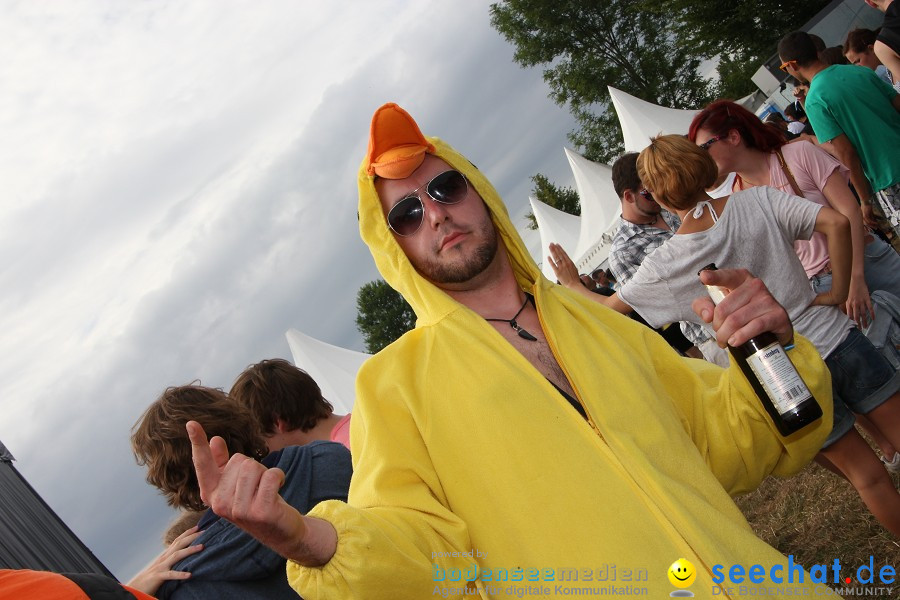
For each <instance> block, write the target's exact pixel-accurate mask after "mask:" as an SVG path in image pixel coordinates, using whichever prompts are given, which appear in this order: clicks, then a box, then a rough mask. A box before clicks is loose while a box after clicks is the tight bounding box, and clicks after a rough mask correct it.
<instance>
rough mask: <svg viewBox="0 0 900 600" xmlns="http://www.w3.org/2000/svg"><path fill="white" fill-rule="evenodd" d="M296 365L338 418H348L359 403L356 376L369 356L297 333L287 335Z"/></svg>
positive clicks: (293, 330)
mask: <svg viewBox="0 0 900 600" xmlns="http://www.w3.org/2000/svg"><path fill="white" fill-rule="evenodd" d="M285 337H287V341H288V345H289V346H290V347H291V354H292V355H293V357H294V364H295V365H297V366H298V367H300V368H301V369H303V370H304V371H306V372H307V373H309V374H310V376H311V377H312V378H313V379H315V380H316V383H318V384H319V387H320V388H321V390H322V395H323V396H324V397H325V399H326V400H328V401H329V402H331V405H332V406H334V411H335V413H336V414H347V413H349V412H351V411H352V410H353V403H354V402H355V401H356V373H357V371H359V368H360V367H361V366H362V364H363V363H364V362H366V359H368V358H369V356H370V355H369V354H365V353H363V352H355V351H353V350H347V349H346V348H341V347H339V346H332V345H331V344H326V343H325V342H323V341H321V340H317V339H316V338H314V337H310V336H308V335H306V334H305V333H301V332H299V331H297V330H296V329H290V330H288V332H287V333H286V334H285Z"/></svg>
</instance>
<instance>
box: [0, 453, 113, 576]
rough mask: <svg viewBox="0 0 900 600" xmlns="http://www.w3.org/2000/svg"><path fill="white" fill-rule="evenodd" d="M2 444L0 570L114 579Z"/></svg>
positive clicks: (0, 467) (0, 458) (0, 468)
mask: <svg viewBox="0 0 900 600" xmlns="http://www.w3.org/2000/svg"><path fill="white" fill-rule="evenodd" d="M13 460H15V459H14V458H13V456H12V454H10V452H9V450H7V449H6V446H4V445H3V442H0V568H4V569H34V570H36V571H53V572H56V573H98V574H101V575H107V576H109V577H114V576H113V574H112V573H110V572H109V570H108V569H107V568H106V567H105V566H104V565H103V563H101V562H100V561H99V560H98V559H97V557H96V556H94V554H93V553H92V552H91V551H90V550H89V549H88V547H87V546H85V545H84V544H83V543H82V542H81V540H79V539H78V537H77V536H76V535H75V534H74V533H73V532H72V530H71V529H69V527H68V526H67V525H66V524H65V523H64V522H63V521H62V519H60V518H59V517H58V516H57V515H56V513H55V512H53V510H52V509H51V508H50V507H49V506H48V505H47V503H46V502H44V500H43V499H42V498H41V497H40V496H39V495H38V493H37V492H36V491H35V490H34V488H32V487H31V485H29V483H28V482H27V481H26V480H25V478H24V477H22V475H21V474H20V473H19V472H18V470H17V469H16V468H15V467H14V466H13V464H12V463H13Z"/></svg>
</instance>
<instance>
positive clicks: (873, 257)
mask: <svg viewBox="0 0 900 600" xmlns="http://www.w3.org/2000/svg"><path fill="white" fill-rule="evenodd" d="M688 138H689V139H690V140H691V141H692V142H694V143H696V144H697V145H698V146H700V147H701V148H704V149H706V150H707V151H708V152H709V154H710V157H712V159H713V160H714V161H715V162H716V165H717V166H718V167H719V173H720V174H724V173H731V172H733V173H735V174H736V176H735V179H734V184H733V187H732V191H735V192H736V191H739V190H745V189H749V188H752V187H756V186H758V185H768V186H770V187H773V188H776V189H779V190H781V191H783V192H786V193H788V194H793V195H794V196H800V197H802V198H806V199H807V200H810V201H812V202H815V203H817V204H821V205H823V206H827V207H830V208H833V209H835V210H836V211H838V212H839V213H841V214H842V215H844V216H845V217H847V219H848V220H849V221H850V229H851V243H852V246H853V248H852V271H851V275H850V293H849V296H848V297H847V302H846V303H845V304H844V310H845V312H846V313H847V315H848V316H850V318H852V319H853V320H854V321H856V322H857V323H859V324H860V326H863V327H865V326H866V324H867V322H868V320H869V319H870V315H871V314H872V301H871V299H870V297H869V291H870V290H871V291H875V290H885V291H887V292H890V293H891V294H894V295H895V296H900V256H898V255H897V253H896V252H894V251H893V249H892V248H891V247H890V246H889V245H888V244H886V243H884V242H883V241H881V240H880V239H878V238H877V237H876V236H874V235H872V234H871V233H869V232H867V231H866V228H865V225H864V224H863V215H862V213H861V212H860V207H859V205H858V204H857V202H856V198H855V197H854V196H853V193H852V192H851V191H850V188H849V187H848V186H847V183H848V181H849V170H848V169H847V168H846V167H845V166H844V165H842V164H841V163H840V162H838V161H837V159H835V158H834V157H832V156H831V155H830V154H828V153H827V152H825V151H824V150H822V149H821V148H819V147H818V146H815V145H813V144H810V143H809V142H803V141H801V142H795V143H792V144H787V143H786V142H785V140H784V138H783V137H781V136H780V135H779V134H778V132H776V131H774V130H773V129H772V128H770V127H767V126H766V125H765V124H763V123H762V122H761V121H760V120H759V119H758V118H757V117H756V115H754V114H753V113H751V112H750V111H749V110H747V109H746V108H744V107H743V106H741V105H739V104H736V103H734V102H731V101H729V100H718V101H716V102H713V103H712V104H710V105H709V106H707V107H706V108H704V109H703V110H702V111H700V112H699V113H698V114H697V116H695V117H694V120H693V121H692V122H691V127H690V129H689V131H688ZM866 209H869V210H871V207H863V208H862V210H863V211H865V210H866ZM794 249H795V250H796V251H797V255H798V256H799V257H800V262H801V263H802V264H803V268H804V269H805V270H806V274H807V276H808V277H809V279H810V284H811V285H812V287H813V289H814V290H815V291H816V292H823V291H827V290H829V289H830V288H831V261H830V259H829V256H828V248H827V246H826V244H825V241H824V239H823V238H822V236H821V235H819V234H816V235H814V236H813V237H812V239H810V240H809V241H798V242H796V243H795V245H794Z"/></svg>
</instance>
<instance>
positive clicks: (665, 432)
mask: <svg viewBox="0 0 900 600" xmlns="http://www.w3.org/2000/svg"><path fill="white" fill-rule="evenodd" d="M359 221H360V231H361V234H362V237H363V240H364V241H365V242H366V243H367V244H368V246H369V248H370V250H371V252H372V255H373V257H374V258H375V262H376V264H377V266H378V269H379V270H380V271H381V273H382V275H383V276H384V278H385V279H386V280H387V281H388V283H390V284H391V285H392V286H393V287H394V288H395V289H397V290H398V291H399V292H400V293H401V294H403V296H404V297H405V298H406V299H407V300H408V301H409V303H410V304H411V305H412V307H413V308H414V309H415V311H416V315H417V316H418V321H417V323H416V328H415V329H414V330H413V331H410V332H408V333H407V334H405V335H404V336H403V337H401V338H400V339H399V340H397V341H396V342H395V343H393V344H391V345H390V346H388V347H387V348H385V349H384V350H383V351H381V352H379V353H378V354H377V355H375V356H374V357H372V358H371V359H370V360H369V361H368V362H366V363H365V364H364V365H363V367H362V369H361V370H360V372H359V376H358V379H357V384H356V389H357V402H356V406H355V412H354V414H353V421H352V424H351V441H352V445H353V466H354V475H353V479H352V483H351V487H350V495H349V500H348V502H347V503H342V502H334V501H328V502H322V503H320V504H319V505H318V506H317V507H316V508H314V509H313V510H312V511H310V513H309V514H308V515H306V516H301V515H300V514H299V513H298V512H297V511H296V510H294V509H292V508H291V507H289V506H287V505H286V504H285V503H284V502H283V501H281V499H280V497H279V496H278V495H277V489H278V487H279V485H280V484H281V481H282V478H283V474H281V473H280V471H277V470H268V471H266V470H265V469H264V468H260V467H258V463H255V464H254V461H249V460H244V458H243V457H241V456H240V455H234V456H233V457H231V459H230V461H229V460H228V453H227V449H226V448H225V447H224V443H223V442H222V441H221V440H218V439H216V438H213V440H211V441H210V442H209V443H207V440H206V436H205V434H204V433H203V430H202V429H201V428H200V427H199V425H197V424H195V423H193V424H189V425H188V431H189V433H190V436H191V440H192V443H193V445H194V452H195V463H196V466H197V472H198V479H199V481H200V485H201V488H202V490H203V498H204V500H205V501H206V502H207V504H209V505H210V506H211V507H212V509H213V510H214V511H215V512H217V513H218V514H220V515H222V516H223V517H225V518H227V519H230V520H232V521H234V522H235V523H237V524H238V525H239V526H241V527H243V528H245V529H246V530H247V531H249V532H250V533H251V534H253V535H255V536H257V537H258V538H259V539H260V540H262V541H263V542H264V543H266V544H268V545H270V546H271V547H272V548H274V549H275V550H276V551H278V552H280V553H282V554H283V555H284V556H286V557H288V558H289V559H291V560H290V561H289V562H288V569H287V576H288V579H289V580H290V583H291V585H292V586H293V587H294V588H295V589H296V590H297V592H298V593H299V594H300V595H302V596H303V597H304V598H307V599H308V600H313V599H325V598H328V599H332V598H334V599H346V598H359V599H365V600H376V599H391V600H394V599H398V598H414V599H419V598H430V597H433V596H435V595H443V596H451V595H463V594H465V595H473V596H476V597H482V598H501V597H507V596H508V593H509V592H510V591H511V592H512V593H513V594H516V593H519V592H517V590H520V589H521V588H528V590H530V591H529V593H530V594H532V595H539V596H553V595H554V594H558V593H565V591H562V592H560V591H559V589H557V586H559V585H562V586H565V587H590V586H600V585H601V584H602V585H604V586H607V585H614V586H616V587H625V586H628V585H632V586H640V587H644V588H647V589H648V590H649V595H651V596H653V597H659V596H660V595H662V594H663V593H665V594H668V593H669V591H671V584H670V583H669V581H668V578H667V574H666V573H667V569H668V567H669V565H671V564H672V561H673V560H675V559H678V558H679V557H684V558H686V559H687V560H689V561H690V562H691V563H692V564H693V565H695V566H696V569H697V571H698V572H697V579H696V582H695V583H694V584H693V586H692V588H693V591H694V593H695V595H696V596H698V597H702V598H706V597H712V596H713V588H715V587H716V584H715V580H714V577H715V573H714V566H715V565H724V568H725V572H726V573H727V569H728V568H729V567H730V566H731V565H733V564H740V565H744V566H745V567H749V566H750V565H753V564H761V565H763V566H764V567H765V569H766V573H769V569H770V567H771V566H772V565H783V564H786V563H787V559H786V558H785V557H784V556H782V555H781V554H779V553H778V552H777V551H776V550H774V549H773V548H771V547H770V546H768V545H766V544H765V543H764V542H762V541H761V540H759V539H758V538H757V537H756V536H755V535H754V534H753V532H752V531H751V529H750V527H749V526H748V524H747V522H746V521H745V519H744V517H743V516H742V514H741V513H740V511H739V510H738V508H737V507H736V506H735V504H734V503H733V501H732V499H731V495H734V494H739V493H742V492H746V491H748V490H751V489H753V488H755V487H756V486H757V485H758V484H759V483H760V481H761V480H762V479H763V478H764V477H766V476H767V475H768V474H770V473H774V474H776V475H782V476H785V475H789V474H792V473H794V472H796V471H797V470H799V469H800V468H801V467H802V466H803V465H805V464H806V463H807V462H808V461H809V460H810V459H811V458H812V456H813V455H814V454H815V453H816V451H818V449H819V447H820V446H821V444H822V441H823V440H824V439H825V436H826V435H827V434H828V432H829V431H830V429H831V388H830V378H829V376H828V371H827V370H826V368H825V366H824V364H823V363H822V361H821V359H820V358H819V356H818V354H817V353H816V351H815V349H814V348H813V347H812V346H811V345H810V344H809V343H808V342H806V340H803V339H802V338H799V337H798V338H797V339H796V348H795V349H794V350H792V351H791V352H790V356H791V358H792V359H793V361H794V363H795V365H796V366H797V368H798V370H799V371H800V373H801V374H802V375H803V377H804V379H805V380H806V383H807V384H808V385H809V387H810V389H811V390H812V391H813V393H814V395H815V396H816V398H818V399H819V401H820V402H821V404H822V409H823V412H824V413H825V416H824V417H823V418H822V419H821V420H820V421H818V422H816V423H815V424H813V425H811V426H808V427H806V428H805V429H803V430H801V431H800V432H798V433H795V434H794V435H792V436H790V437H788V438H782V437H780V436H779V435H778V433H777V431H776V430H775V428H774V426H773V425H772V423H771V422H770V420H769V418H768V416H767V415H766V413H765V411H764V410H763V408H762V406H761V405H760V403H759V401H758V400H757V399H756V397H755V395H754V393H753V391H752V389H751V388H750V386H749V385H748V384H747V382H746V380H745V379H744V377H743V375H742V374H741V372H740V370H739V369H738V368H737V367H732V368H731V369H729V370H725V369H721V368H720V367H717V366H715V365H712V364H710V363H706V362H703V361H699V360H692V359H685V358H682V357H680V356H678V355H676V354H675V353H674V352H673V351H672V350H671V349H670V348H669V347H668V345H667V344H666V343H665V341H663V340H662V338H660V337H659V336H658V335H657V334H656V333H654V332H652V331H650V330H649V329H647V328H646V327H643V326H641V325H639V324H637V323H635V322H633V321H631V320H630V319H628V318H626V317H623V316H621V315H619V314H618V313H615V312H614V311H611V310H608V309H606V308H605V307H603V306H601V305H600V304H598V303H596V302H593V301H591V300H589V299H587V298H583V297H581V296H579V295H577V294H574V293H572V292H570V291H569V290H567V289H565V288H563V287H560V286H558V285H555V284H554V283H551V282H550V281H548V280H547V279H545V278H544V277H542V276H541V272H540V270H539V269H538V267H537V266H536V265H535V263H534V261H533V260H532V259H531V257H530V256H529V254H528V252H527V250H526V249H525V246H524V244H523V243H522V240H521V239H520V238H519V236H518V234H517V233H516V231H515V228H514V227H513V225H512V223H511V222H510V220H509V216H508V214H507V211H506V208H505V207H504V205H503V203H502V201H501V200H500V198H499V196H498V194H497V192H496V191H495V190H494V188H493V187H492V186H491V184H490V183H489V182H488V180H487V179H486V178H485V176H484V175H483V174H482V173H480V172H479V171H478V169H476V168H475V167H474V166H473V165H472V164H471V163H470V162H469V161H468V160H466V159H465V158H464V157H463V156H462V155H460V154H458V153H457V152H456V151H454V150H453V149H452V148H451V147H450V146H448V145H447V144H445V143H444V142H442V141H441V140H439V139H437V138H426V137H424V136H423V135H422V134H421V132H420V131H419V128H418V126H417V125H416V123H415V122H414V121H413V119H412V118H411V117H410V116H409V115H408V114H407V113H406V112H405V111H403V109H401V108H400V107H398V106H397V105H395V104H386V105H384V106H382V107H381V108H379V109H378V111H377V112H376V113H375V116H374V117H373V120H372V128H371V136H370V141H369V150H368V153H367V155H366V158H365V160H364V161H363V164H362V167H361V168H360V173H359ZM702 266H703V265H698V269H699V267H702ZM704 281H707V282H712V281H715V282H716V283H718V284H720V285H723V286H725V287H728V288H729V289H731V290H732V292H731V294H730V295H729V296H728V298H727V299H726V300H725V301H724V302H722V303H721V304H720V305H719V306H718V307H715V308H714V307H713V305H712V303H711V302H710V301H709V300H708V299H707V300H703V299H701V300H698V301H697V302H695V308H697V309H698V310H701V311H702V313H705V314H706V315H707V316H708V317H709V319H708V320H712V319H713V316H714V317H715V318H714V321H713V324H714V326H715V327H716V328H717V334H718V339H719V340H721V341H722V343H724V342H725V341H726V340H729V339H731V341H732V342H733V343H738V344H739V343H743V341H745V340H746V339H748V338H749V337H752V336H753V335H756V334H757V333H759V332H761V331H774V332H775V333H776V334H777V335H778V337H779V338H780V339H781V340H782V342H784V343H787V342H788V341H790V340H791V339H792V337H793V330H792V328H791V325H790V322H789V320H788V318H787V315H786V314H785V312H784V310H783V309H782V308H781V307H780V306H779V305H778V304H777V303H776V302H775V300H774V299H773V298H772V297H771V295H770V294H769V293H768V291H767V290H766V288H765V286H764V285H763V283H762V282H760V281H759V280H757V279H754V278H753V277H752V276H751V275H749V274H748V273H746V272H744V271H726V270H721V271H718V272H715V273H707V274H705V275H704ZM610 567H611V570H610ZM573 569H574V570H577V574H576V576H577V577H579V579H578V581H574V582H573V581H565V579H566V578H571V574H572V570H573ZM566 573H568V575H566ZM601 574H603V575H604V576H605V578H606V580H605V581H602V582H601V581H598V579H602V578H601ZM610 575H611V576H610ZM804 575H805V574H804ZM587 576H590V578H591V579H588V580H586V577H587ZM796 579H797V575H796V573H795V574H794V580H795V581H796ZM784 581H787V579H786V578H785V579H784ZM805 581H806V583H805V584H802V585H800V584H796V583H795V584H794V585H795V586H798V585H799V587H805V586H811V585H812V584H811V583H809V577H808V575H807V576H806V577H805ZM723 585H731V584H728V583H725V584H723ZM745 585H747V586H749V587H767V586H772V585H775V584H773V583H771V582H768V583H765V584H759V585H757V584H754V583H749V582H748V583H746V584H745ZM779 585H780V586H781V587H784V586H788V585H789V584H787V583H783V584H779ZM510 586H512V587H513V588H514V589H512V590H510ZM716 592H717V593H716V594H715V596H716V597H717V598H724V597H729V594H728V593H727V592H726V593H722V592H721V590H716Z"/></svg>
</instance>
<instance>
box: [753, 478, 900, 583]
mask: <svg viewBox="0 0 900 600" xmlns="http://www.w3.org/2000/svg"><path fill="white" fill-rule="evenodd" d="M894 483H895V485H896V484H897V476H896V475H895V476H894ZM737 505H738V506H739V507H740V508H741V510H742V511H743V513H744V515H745V516H746V517H747V520H748V521H749V522H750V525H751V526H752V527H753V530H754V531H755V532H756V534H757V535H758V536H759V537H760V538H762V539H763V540H765V541H766V542H768V543H769V544H771V545H772V546H774V547H775V548H777V549H778V550H779V551H781V552H782V553H783V554H785V555H788V554H793V555H794V560H795V561H796V562H798V563H800V564H802V565H804V566H805V567H806V568H807V569H809V568H810V567H811V566H812V565H815V564H820V565H821V564H828V565H830V564H831V563H832V562H833V561H834V559H835V558H839V559H840V560H841V564H842V565H847V566H852V567H856V566H859V565H862V564H868V562H869V556H874V557H875V565H876V569H877V567H878V566H879V565H885V564H888V565H892V566H894V567H895V568H896V567H898V566H900V540H898V539H897V538H895V537H894V536H893V535H892V534H891V533H889V532H888V531H887V530H885V529H884V528H883V527H882V526H881V525H879V523H878V521H876V520H875V518H874V517H873V516H872V515H871V513H869V511H868V509H867V508H866V507H865V505H864V504H863V503H862V501H861V500H860V499H859V495H857V493H856V491H855V490H854V489H853V486H851V485H850V484H849V483H848V482H847V481H845V480H844V479H842V478H839V477H837V476H836V475H834V474H832V473H830V472H828V471H826V470H825V469H823V468H822V467H820V466H818V465H817V464H815V463H812V464H810V465H808V466H807V467H806V468H805V469H804V470H803V471H801V472H800V473H799V474H798V475H796V476H794V477H792V478H790V479H786V480H785V479H776V478H774V477H769V478H768V479H767V480H766V481H764V482H763V484H762V485H761V486H760V487H759V488H758V489H757V490H756V491H754V492H753V493H751V494H747V495H745V496H742V497H741V498H738V499H737Z"/></svg>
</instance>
